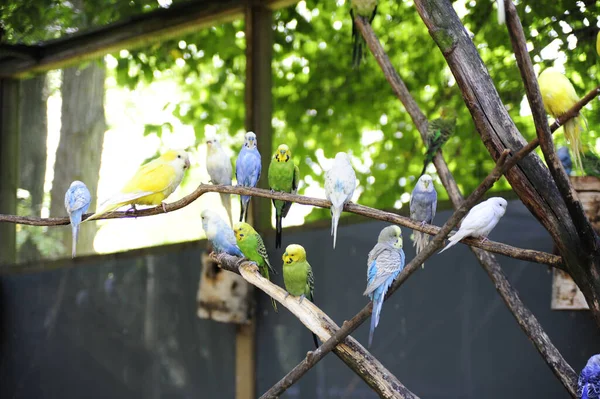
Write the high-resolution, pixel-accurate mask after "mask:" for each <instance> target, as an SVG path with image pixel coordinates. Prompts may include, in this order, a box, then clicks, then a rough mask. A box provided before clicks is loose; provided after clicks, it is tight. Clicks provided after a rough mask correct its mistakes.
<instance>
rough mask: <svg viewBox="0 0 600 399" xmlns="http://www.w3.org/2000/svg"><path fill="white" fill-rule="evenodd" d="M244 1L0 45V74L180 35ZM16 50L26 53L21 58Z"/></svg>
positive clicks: (200, 2)
mask: <svg viewBox="0 0 600 399" xmlns="http://www.w3.org/2000/svg"><path fill="white" fill-rule="evenodd" d="M296 2H297V0H263V4H265V5H266V6H268V7H272V8H282V7H286V6H289V5H291V4H294V3H296ZM246 4H248V1H247V0H196V1H189V2H185V3H175V4H173V5H172V6H170V7H169V8H167V9H159V10H156V11H152V12H148V13H145V14H141V15H136V16H133V17H130V18H126V19H124V20H122V21H119V22H116V23H113V24H110V25H107V26H104V27H101V28H97V29H90V30H87V31H84V32H81V33H75V34H73V35H69V36H65V37H63V38H60V39H57V40H52V41H48V42H44V43H40V44H39V45H37V46H31V47H29V48H26V47H23V46H21V51H20V53H19V54H15V53H14V47H13V46H8V47H6V46H0V77H23V76H25V75H27V74H31V73H35V72H42V71H48V70H51V69H59V68H64V67H67V66H71V65H74V64H78V63H81V62H82V61H85V60H88V59H92V58H98V57H101V56H103V55H105V54H107V53H111V52H114V51H119V50H121V49H123V48H134V47H138V46H142V45H148V44H149V43H153V42H157V41H162V40H166V39H169V38H172V37H177V36H182V35H184V34H186V33H188V32H191V31H194V30H197V29H200V28H203V27H206V26H212V25H215V24H218V23H222V22H227V21H233V20H235V19H239V18H242V17H243V15H244V11H245V7H246ZM21 54H27V57H23V56H22V55H21Z"/></svg>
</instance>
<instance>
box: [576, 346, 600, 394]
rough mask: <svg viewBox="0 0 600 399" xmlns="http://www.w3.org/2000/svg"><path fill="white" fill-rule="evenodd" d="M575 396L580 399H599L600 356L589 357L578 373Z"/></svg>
mask: <svg viewBox="0 0 600 399" xmlns="http://www.w3.org/2000/svg"><path fill="white" fill-rule="evenodd" d="M577 396H578V397H580V398H581V399H592V398H596V399H597V398H600V355H594V356H592V357H590V358H589V360H588V361H587V364H586V365H585V367H584V368H583V370H581V373H579V379H578V380H577Z"/></svg>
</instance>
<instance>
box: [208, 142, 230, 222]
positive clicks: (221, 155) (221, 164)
mask: <svg viewBox="0 0 600 399" xmlns="http://www.w3.org/2000/svg"><path fill="white" fill-rule="evenodd" d="M206 146H207V150H206V170H207V171H208V175H209V176H210V182H211V183H212V184H224V185H226V186H231V176H232V173H233V168H232V167H231V158H230V157H229V155H227V153H226V152H225V150H224V149H223V147H221V143H219V140H217V139H216V138H209V139H207V140H206ZM219 195H220V196H221V202H222V203H223V207H225V210H226V211H227V216H229V225H230V226H233V217H232V216H231V195H229V194H223V193H219Z"/></svg>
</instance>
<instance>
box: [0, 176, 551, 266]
mask: <svg viewBox="0 0 600 399" xmlns="http://www.w3.org/2000/svg"><path fill="white" fill-rule="evenodd" d="M209 192H217V193H225V194H238V195H250V196H255V197H262V198H270V199H280V200H282V201H292V202H297V203H299V204H303V205H311V206H315V207H319V208H327V209H328V208H329V207H330V206H331V202H329V201H328V200H325V199H320V198H313V197H305V196H303V195H296V194H288V193H277V192H275V193H272V192H271V191H270V190H264V189H259V188H247V187H241V186H235V187H234V186H219V185H212V184H200V185H199V186H198V188H197V189H196V190H195V191H194V192H192V193H191V194H189V195H187V196H185V197H183V198H181V199H180V200H178V201H175V202H172V203H170V204H166V210H167V212H173V211H175V210H178V209H181V208H183V207H185V206H187V205H189V204H190V203H192V202H193V201H195V200H196V199H198V198H199V197H200V196H202V195H204V194H206V193H209ZM344 211H346V212H351V213H355V214H357V215H362V216H366V217H368V218H372V219H377V220H383V221H387V222H391V223H396V224H399V225H401V226H404V227H408V228H410V229H413V230H418V231H422V232H424V233H427V234H431V235H434V234H436V233H437V232H438V231H439V229H440V228H439V227H437V226H434V225H429V224H426V225H424V226H422V225H421V222H417V221H414V220H412V219H410V218H407V217H405V216H400V215H396V214H394V213H391V212H385V211H381V210H378V209H374V208H371V207H368V206H363V205H358V204H354V203H350V204H347V205H346V206H345V207H344ZM161 213H164V211H163V209H162V206H157V207H154V208H148V209H142V210H138V211H136V213H135V214H132V213H131V212H112V213H108V214H106V215H103V216H102V217H100V219H117V218H134V217H142V216H151V215H158V214H161ZM91 215H92V214H91V213H87V214H85V215H84V220H85V219H86V218H88V217H90V216H91ZM0 222H8V223H19V224H27V225H33V226H59V225H67V224H69V218H68V217H60V218H37V217H31V216H13V215H0ZM461 242H462V243H464V244H467V245H471V246H475V247H478V248H481V249H484V250H486V251H491V252H494V253H498V254H501V255H506V256H509V257H512V258H515V259H520V260H524V261H528V262H535V263H541V264H545V265H548V266H552V267H556V268H559V269H562V268H563V266H562V259H561V258H560V256H557V255H553V254H549V253H546V252H541V251H535V250H531V249H522V248H516V247H513V246H510V245H507V244H502V243H499V242H495V241H486V242H484V243H481V240H479V239H476V238H466V239H464V240H462V241H461Z"/></svg>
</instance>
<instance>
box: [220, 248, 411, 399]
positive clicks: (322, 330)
mask: <svg viewBox="0 0 600 399" xmlns="http://www.w3.org/2000/svg"><path fill="white" fill-rule="evenodd" d="M211 258H212V259H213V260H214V261H215V262H217V263H218V264H220V265H221V267H223V269H225V270H228V271H231V272H234V273H238V274H240V275H241V276H242V277H243V278H244V279H245V280H246V281H248V282H249V283H250V284H252V285H254V286H256V287H258V288H259V289H261V290H262V291H264V292H265V293H266V294H268V295H269V296H271V297H272V298H274V299H275V300H276V301H278V302H279V303H281V304H282V305H283V306H284V307H286V308H287V309H288V310H289V311H290V312H292V314H293V315H294V316H296V317H297V318H298V320H300V321H301V322H302V324H304V325H305V326H306V328H308V329H309V330H310V331H312V332H314V333H315V334H316V335H318V336H319V338H320V339H321V340H322V341H323V342H325V341H327V340H328V339H329V338H330V337H331V336H332V335H333V334H334V333H335V332H336V331H338V330H339V327H338V326H337V325H336V324H335V322H334V321H333V320H331V318H329V316H327V314H325V313H324V312H323V311H322V310H321V309H319V308H318V307H317V306H315V305H314V304H313V303H312V302H311V301H309V300H308V299H305V300H304V301H302V303H299V301H298V299H297V297H294V296H289V297H287V298H286V291H285V290H283V289H282V288H280V287H278V286H276V285H275V284H273V283H271V282H270V281H269V280H267V279H265V278H264V277H262V276H261V275H260V273H259V272H258V268H257V266H256V264H254V263H251V262H248V261H243V262H241V265H240V258H237V257H235V256H231V255H227V254H220V255H215V254H214V253H213V254H211ZM309 353H310V352H309ZM335 354H336V355H337V356H338V357H339V358H340V359H342V361H343V362H344V363H346V364H347V365H348V366H349V367H350V368H351V369H352V370H354V372H355V373H357V374H358V375H359V376H360V377H361V378H362V379H363V380H364V381H365V382H366V383H367V384H368V385H369V386H370V387H371V388H372V389H373V390H375V391H376V392H377V394H379V396H380V397H382V398H407V399H413V398H414V399H416V398H417V396H416V395H415V394H414V393H412V392H411V391H410V390H408V389H407V388H406V387H405V386H404V385H402V383H401V382H400V381H399V380H398V379H397V378H396V377H395V376H394V375H393V374H392V373H390V371H389V370H387V369H386V368H385V367H384V366H383V365H382V364H381V363H380V362H379V361H378V360H377V359H376V358H375V357H374V356H373V355H371V354H370V353H369V352H368V351H367V350H366V349H365V348H364V347H363V346H362V345H361V344H360V343H359V342H358V341H356V340H355V339H354V338H351V337H348V338H347V339H346V341H345V342H344V343H342V344H340V345H338V346H337V347H336V348H335Z"/></svg>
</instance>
